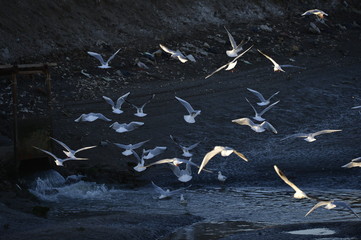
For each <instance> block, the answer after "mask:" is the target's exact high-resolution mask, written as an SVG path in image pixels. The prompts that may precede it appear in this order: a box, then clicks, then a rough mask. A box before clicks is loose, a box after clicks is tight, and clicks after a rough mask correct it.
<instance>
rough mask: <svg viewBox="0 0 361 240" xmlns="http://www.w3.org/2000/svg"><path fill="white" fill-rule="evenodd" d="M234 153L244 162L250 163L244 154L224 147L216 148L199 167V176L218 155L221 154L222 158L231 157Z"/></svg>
mask: <svg viewBox="0 0 361 240" xmlns="http://www.w3.org/2000/svg"><path fill="white" fill-rule="evenodd" d="M232 153H235V154H236V155H237V156H238V157H240V158H242V159H243V160H244V161H246V162H248V159H247V158H246V157H245V156H244V155H243V154H242V153H240V152H238V151H236V150H234V149H233V148H230V147H224V146H215V147H214V148H213V150H212V151H210V152H208V153H207V154H206V155H205V156H204V158H203V160H202V163H201V166H200V167H199V170H198V174H200V172H201V171H202V169H203V168H204V167H205V166H206V165H207V163H208V162H209V160H211V159H212V158H213V157H214V156H216V155H217V154H221V156H222V157H227V156H229V155H231V154H232Z"/></svg>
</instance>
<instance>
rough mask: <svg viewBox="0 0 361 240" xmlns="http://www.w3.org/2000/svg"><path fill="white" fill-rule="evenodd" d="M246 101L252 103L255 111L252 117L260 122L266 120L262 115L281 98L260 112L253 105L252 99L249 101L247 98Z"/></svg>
mask: <svg viewBox="0 0 361 240" xmlns="http://www.w3.org/2000/svg"><path fill="white" fill-rule="evenodd" d="M246 101H247V102H248V103H249V105H251V107H252V109H253V111H254V114H255V116H254V117H252V118H253V119H254V120H257V121H259V122H262V121H264V120H266V119H264V118H263V117H262V115H263V114H265V113H266V112H267V111H268V110H270V109H271V108H272V107H273V106H274V105H276V104H277V103H279V102H280V100H278V101H277V102H274V103H272V104H271V105H269V106H268V107H266V108H265V109H263V110H262V112H260V113H258V112H257V110H256V109H255V108H254V107H253V105H252V104H251V103H250V101H248V99H247V98H246Z"/></svg>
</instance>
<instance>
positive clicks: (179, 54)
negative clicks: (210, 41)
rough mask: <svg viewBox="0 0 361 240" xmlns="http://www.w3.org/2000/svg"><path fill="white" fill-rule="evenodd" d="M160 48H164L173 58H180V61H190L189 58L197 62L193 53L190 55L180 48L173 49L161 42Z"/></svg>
mask: <svg viewBox="0 0 361 240" xmlns="http://www.w3.org/2000/svg"><path fill="white" fill-rule="evenodd" d="M159 46H160V48H161V49H163V51H164V52H166V53H169V54H170V55H171V57H172V58H175V59H178V60H179V61H181V62H182V63H185V62H188V60H190V61H191V62H196V59H195V58H194V56H193V55H192V54H188V55H186V56H185V55H184V54H183V53H182V52H181V51H179V50H176V51H175V50H171V49H169V48H167V47H166V46H164V45H162V44H159Z"/></svg>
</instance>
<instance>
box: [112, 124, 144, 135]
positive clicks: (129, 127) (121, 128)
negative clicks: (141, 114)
mask: <svg viewBox="0 0 361 240" xmlns="http://www.w3.org/2000/svg"><path fill="white" fill-rule="evenodd" d="M143 125H144V122H130V123H122V124H120V123H118V122H115V123H113V124H112V125H110V126H109V127H111V128H113V129H114V130H115V131H116V132H117V133H123V132H130V131H133V130H134V129H137V128H139V127H141V126H143Z"/></svg>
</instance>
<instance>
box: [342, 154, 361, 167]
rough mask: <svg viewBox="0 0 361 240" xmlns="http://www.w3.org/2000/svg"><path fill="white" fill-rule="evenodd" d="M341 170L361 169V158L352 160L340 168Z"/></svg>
mask: <svg viewBox="0 0 361 240" xmlns="http://www.w3.org/2000/svg"><path fill="white" fill-rule="evenodd" d="M342 167H343V168H353V167H361V157H358V158H354V159H352V160H351V162H349V163H347V164H345V165H343V166H342Z"/></svg>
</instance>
